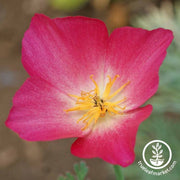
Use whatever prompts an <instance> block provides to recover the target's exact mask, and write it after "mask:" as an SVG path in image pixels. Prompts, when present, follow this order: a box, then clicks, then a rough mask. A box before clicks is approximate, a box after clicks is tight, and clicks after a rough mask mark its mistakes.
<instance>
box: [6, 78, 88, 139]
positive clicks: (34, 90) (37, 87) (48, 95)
mask: <svg viewBox="0 0 180 180" xmlns="http://www.w3.org/2000/svg"><path fill="white" fill-rule="evenodd" d="M69 106H71V101H70V99H69V98H68V97H67V95H65V94H63V93H62V92H60V91H59V90H58V89H56V88H54V87H53V86H51V85H50V84H48V83H46V82H45V81H44V80H40V79H37V78H29V79H27V80H26V82H25V83H24V85H23V86H22V87H21V88H20V90H19V91H18V92H17V93H16V95H15V96H14V99H13V108H12V109H11V111H10V114H9V117H8V120H7V121H6V126H7V127H9V128H10V129H12V130H13V131H15V132H17V133H18V134H19V135H20V137H21V138H23V139H26V140H30V141H45V140H46V141H47V140H54V139H60V138H67V137H81V136H84V135H85V134H86V133H87V131H85V132H82V131H81V128H82V127H83V125H84V124H80V123H79V124H77V123H76V121H77V118H76V117H74V118H72V117H71V116H69V115H67V113H65V112H64V109H67V108H69Z"/></svg>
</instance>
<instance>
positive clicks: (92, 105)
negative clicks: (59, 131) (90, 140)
mask: <svg viewBox="0 0 180 180" xmlns="http://www.w3.org/2000/svg"><path fill="white" fill-rule="evenodd" d="M118 77H119V75H116V76H115V77H114V78H113V79H111V77H110V76H108V79H109V81H108V83H107V85H106V87H105V90H104V93H103V95H102V98H101V97H100V91H99V86H98V84H97V83H96V81H95V80H94V79H93V75H91V76H90V79H91V80H92V82H93V83H94V85H95V89H93V90H91V91H89V92H85V91H81V95H80V96H77V95H72V94H69V96H71V97H73V98H75V99H76V106H75V107H72V108H70V109H67V110H65V111H66V112H69V111H85V114H84V115H83V116H82V117H81V118H80V119H78V120H77V123H79V122H80V121H82V122H83V123H85V126H84V127H83V128H82V130H85V129H87V128H88V127H89V126H90V124H92V122H94V124H96V123H97V121H98V119H99V118H103V117H104V116H105V115H106V113H109V114H110V115H117V114H120V115H121V114H123V111H124V110H125V109H126V106H124V107H122V106H120V103H122V102H124V101H125V100H126V97H124V98H123V99H121V100H119V101H116V102H111V101H109V100H111V99H112V98H113V97H115V96H116V95H118V94H119V93H120V92H121V91H122V90H123V89H124V88H125V87H126V86H127V85H128V84H129V83H130V81H128V82H127V83H125V84H123V85H122V86H121V87H120V88H119V89H117V90H116V91H115V92H114V93H112V94H110V93H111V88H112V86H113V84H114V83H115V81H116V79H117V78H118Z"/></svg>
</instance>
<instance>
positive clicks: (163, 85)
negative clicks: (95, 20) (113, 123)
mask: <svg viewBox="0 0 180 180" xmlns="http://www.w3.org/2000/svg"><path fill="white" fill-rule="evenodd" d="M132 24H133V25H134V26H135V27H141V28H145V29H149V30H151V29H155V28H159V27H162V28H166V29H170V30H172V31H173V33H174V40H173V43H172V44H171V46H170V47H169V49H168V52H167V56H166V59H165V61H164V62H163V64H162V66H161V68H160V73H159V76H160V83H159V89H158V91H157V93H156V94H155V96H153V97H152V98H151V99H150V100H149V101H148V102H147V103H146V104H152V105H153V107H154V109H153V113H152V115H151V116H150V117H149V118H148V119H147V120H146V121H145V122H143V123H142V124H141V126H140V128H139V131H138V135H137V142H136V148H135V152H136V163H134V164H133V165H132V166H129V167H128V168H126V169H124V173H125V177H127V178H129V179H133V180H136V179H137V180H169V179H171V180H178V179H179V172H180V165H179V164H178V163H177V164H176V165H175V167H174V169H173V170H172V171H171V172H169V173H168V174H166V175H163V176H158V177H157V176H153V175H148V174H147V173H145V172H143V171H142V170H141V168H139V167H138V165H137V162H138V161H139V160H142V150H143V148H144V146H145V144H147V143H148V142H149V141H151V140H154V139H159V140H163V141H165V142H167V143H168V144H169V146H170V147H171V150H172V153H173V158H172V161H171V164H172V162H173V161H178V160H179V159H180V141H179V140H180V133H179V124H180V123H179V119H180V93H179V92H180V78H179V68H180V4H176V5H175V6H173V5H172V4H171V3H170V2H169V1H168V2H167V1H165V2H163V4H161V7H160V8H157V7H155V6H152V7H150V8H149V12H148V13H147V14H146V15H144V14H143V15H137V16H136V17H133V18H132Z"/></svg>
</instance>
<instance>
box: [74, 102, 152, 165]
mask: <svg viewBox="0 0 180 180" xmlns="http://www.w3.org/2000/svg"><path fill="white" fill-rule="evenodd" d="M151 111H152V106H151V105H147V106H145V107H143V108H138V109H137V110H134V111H130V112H129V113H126V114H124V115H121V117H119V119H113V120H112V119H107V121H106V122H105V123H104V122H103V123H101V124H99V126H97V127H95V128H94V129H93V131H92V132H91V133H90V134H89V135H88V136H85V137H82V138H78V139H77V140H76V141H75V142H74V143H73V145H72V147H71V152H72V154H73V155H75V156H78V157H80V158H95V157H99V158H102V159H103V160H104V161H107V162H109V163H111V164H118V165H121V166H123V167H126V166H128V165H130V164H132V163H133V161H134V158H135V154H134V146H135V140H136V133H137V130H138V127H139V125H140V123H141V122H142V121H144V120H145V119H146V118H148V116H149V115H150V114H151Z"/></svg>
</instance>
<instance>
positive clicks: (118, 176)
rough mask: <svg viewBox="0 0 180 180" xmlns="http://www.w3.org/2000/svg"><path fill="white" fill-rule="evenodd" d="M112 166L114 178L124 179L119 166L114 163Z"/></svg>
mask: <svg viewBox="0 0 180 180" xmlns="http://www.w3.org/2000/svg"><path fill="white" fill-rule="evenodd" d="M113 167H114V172H115V174H116V179H117V180H124V177H123V174H122V170H121V166H118V165H114V166H113Z"/></svg>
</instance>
